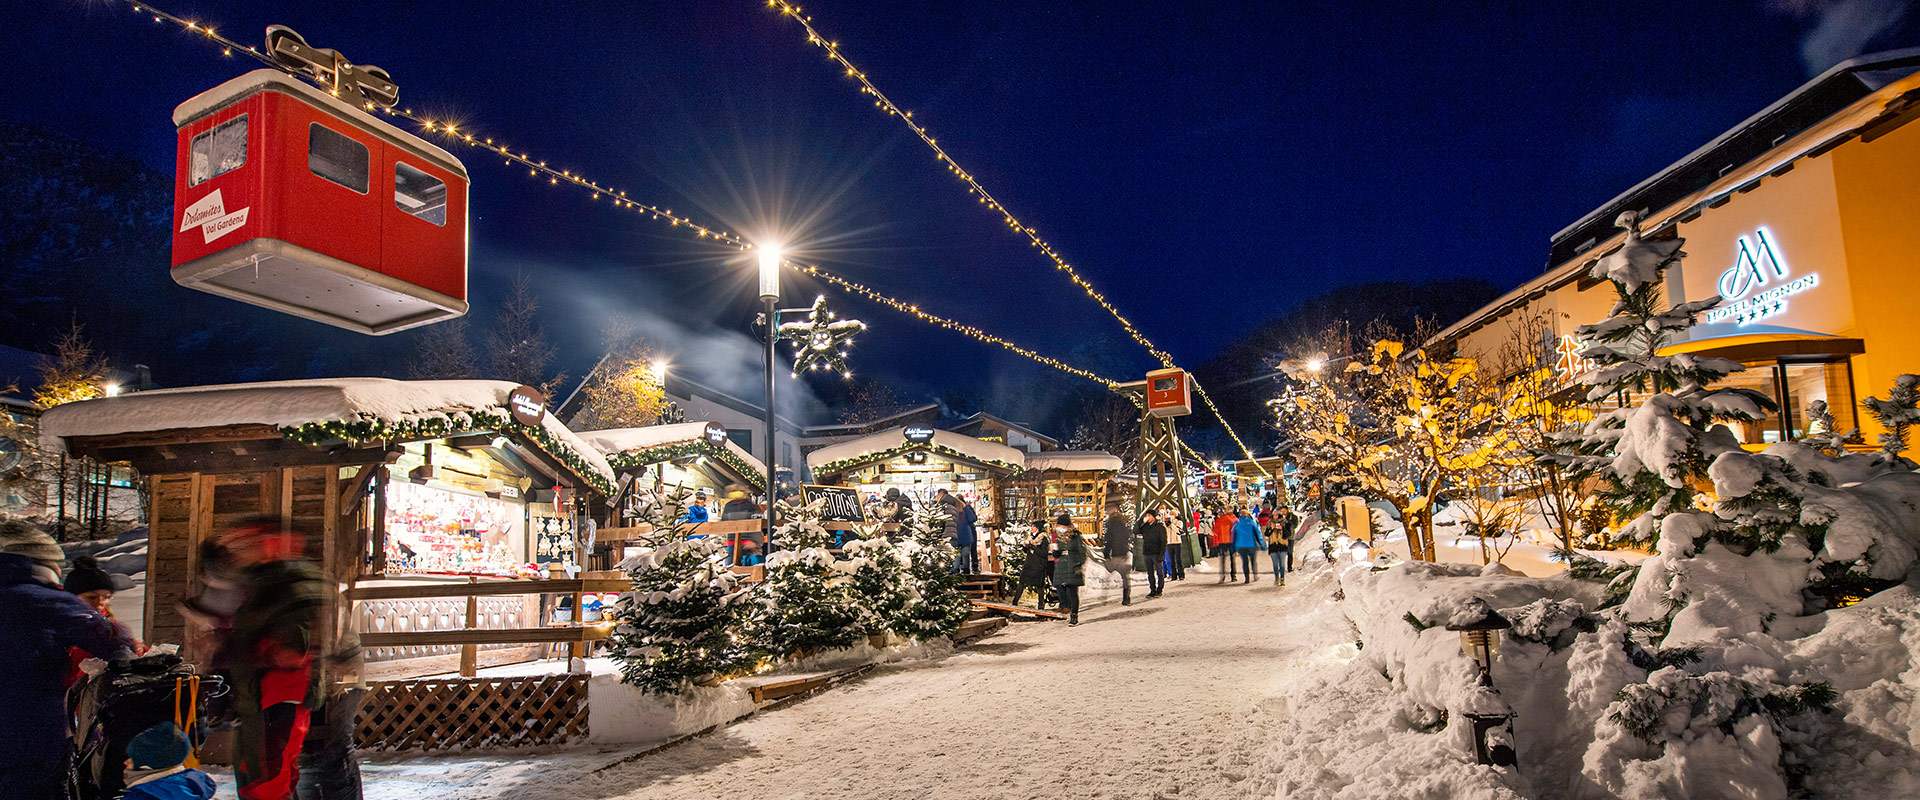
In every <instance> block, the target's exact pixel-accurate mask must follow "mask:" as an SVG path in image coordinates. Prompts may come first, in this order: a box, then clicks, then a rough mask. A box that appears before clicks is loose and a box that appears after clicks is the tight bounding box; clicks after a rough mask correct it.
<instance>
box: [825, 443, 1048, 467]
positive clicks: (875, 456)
mask: <svg viewBox="0 0 1920 800" xmlns="http://www.w3.org/2000/svg"><path fill="white" fill-rule="evenodd" d="M914 450H928V451H931V452H933V453H936V454H938V455H943V456H946V457H948V458H954V459H959V460H961V461H971V462H974V463H976V464H986V465H988V466H994V467H1000V468H1002V469H1006V470H1010V471H1013V472H1019V471H1021V470H1022V469H1025V465H1023V464H1016V463H1014V462H1011V461H1001V460H999V459H996V458H975V457H973V456H970V455H967V454H966V453H962V452H960V451H958V450H955V449H953V448H951V447H948V446H946V445H943V444H941V443H939V442H928V443H927V444H915V443H913V442H903V443H901V444H899V445H896V446H894V447H891V448H888V449H886V450H882V451H880V452H877V453H864V454H861V455H857V456H849V457H847V458H843V459H840V460H838V461H829V462H827V463H825V464H821V465H820V466H818V467H814V468H813V471H814V472H815V473H816V474H821V475H834V474H838V473H840V472H841V471H843V470H845V469H847V468H848V467H851V466H853V465H855V464H864V463H867V462H869V461H885V460H887V459H890V458H896V457H899V456H903V455H906V454H907V453H910V452H913V451H914Z"/></svg>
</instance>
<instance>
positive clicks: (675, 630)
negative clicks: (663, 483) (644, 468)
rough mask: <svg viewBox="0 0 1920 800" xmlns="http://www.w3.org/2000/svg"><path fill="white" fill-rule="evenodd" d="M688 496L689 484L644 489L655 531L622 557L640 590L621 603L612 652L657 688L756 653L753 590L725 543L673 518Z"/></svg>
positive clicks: (646, 515) (681, 685)
mask: <svg viewBox="0 0 1920 800" xmlns="http://www.w3.org/2000/svg"><path fill="white" fill-rule="evenodd" d="M638 491H642V492H644V491H645V490H638ZM686 500H687V498H686V492H685V491H684V490H674V491H673V492H672V493H671V494H669V495H667V496H666V497H664V498H655V497H653V496H651V495H650V494H644V495H642V496H641V498H640V502H639V514H640V518H641V519H642V520H643V521H645V522H647V523H648V524H650V525H652V526H653V532H652V533H651V534H650V535H649V536H648V537H647V538H646V539H645V540H644V542H643V544H644V547H643V548H642V549H641V551H640V552H639V553H637V554H635V555H633V556H631V557H629V558H628V559H627V560H626V561H624V562H622V563H621V565H620V567H621V569H624V570H626V571H627V574H628V575H629V576H630V577H632V579H633V590H632V591H629V592H627V593H625V594H623V595H621V596H620V601H619V603H618V604H616V605H615V606H614V614H613V616H614V619H615V620H616V622H617V624H616V625H615V627H614V629H613V634H612V636H611V637H610V644H611V645H612V656H613V658H614V659H615V660H616V661H618V662H619V663H620V671H621V677H622V679H623V680H624V681H626V682H627V683H630V684H633V685H635V686H638V687H640V688H641V689H642V690H643V691H647V692H653V693H656V694H671V693H678V692H682V691H685V690H686V689H687V687H689V686H691V685H693V684H695V683H700V682H705V681H709V680H712V679H715V678H718V677H721V676H724V675H726V674H727V673H730V672H733V671H736V670H739V669H741V668H743V667H744V666H745V665H746V664H747V663H748V662H749V660H750V659H751V658H752V653H751V652H750V650H749V648H748V647H746V646H745V645H744V643H743V641H742V637H741V628H742V622H743V621H744V615H745V613H746V612H747V611H748V610H749V609H750V607H751V603H750V602H749V597H750V594H751V593H750V591H749V590H748V589H746V588H745V587H743V586H742V585H740V584H739V583H738V578H739V576H737V575H735V574H734V573H733V571H732V570H729V569H727V550H726V545H725V543H724V542H723V541H721V540H720V539H719V538H717V537H703V538H697V539H689V538H687V528H688V527H689V526H684V525H672V524H668V523H667V520H674V519H681V518H682V517H683V515H684V513H685V509H686Z"/></svg>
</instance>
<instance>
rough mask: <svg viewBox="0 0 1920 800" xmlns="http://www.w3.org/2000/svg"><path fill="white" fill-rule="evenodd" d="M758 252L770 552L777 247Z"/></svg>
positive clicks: (777, 326)
mask: <svg viewBox="0 0 1920 800" xmlns="http://www.w3.org/2000/svg"><path fill="white" fill-rule="evenodd" d="M756 249H757V250H759V251H760V304H761V306H762V307H763V308H764V309H765V311H764V312H763V313H765V314H766V323H767V447H766V453H767V464H766V467H767V513H766V525H765V527H764V528H763V530H762V532H763V533H764V534H765V535H766V540H767V543H766V548H765V552H767V553H768V554H771V553H772V552H773V507H774V503H775V502H776V501H777V500H778V499H779V489H778V486H779V484H778V482H777V481H778V476H777V475H776V470H777V469H778V468H777V467H776V466H775V465H774V457H773V454H774V446H773V441H774V427H773V425H774V422H773V365H774V354H773V346H774V344H775V343H777V342H779V341H780V246H779V245H774V244H768V245H762V246H759V247H757V248H756Z"/></svg>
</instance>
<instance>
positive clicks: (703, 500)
mask: <svg viewBox="0 0 1920 800" xmlns="http://www.w3.org/2000/svg"><path fill="white" fill-rule="evenodd" d="M707 519H708V516H707V493H706V492H696V493H695V494H694V495H693V505H690V506H687V516H686V519H683V520H680V521H681V522H685V523H687V524H690V525H692V524H698V523H702V522H706V521H707Z"/></svg>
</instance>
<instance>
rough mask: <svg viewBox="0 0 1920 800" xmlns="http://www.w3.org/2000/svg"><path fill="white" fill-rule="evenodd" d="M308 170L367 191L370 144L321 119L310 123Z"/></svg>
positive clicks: (353, 188) (350, 187)
mask: <svg viewBox="0 0 1920 800" xmlns="http://www.w3.org/2000/svg"><path fill="white" fill-rule="evenodd" d="M307 169H310V170H313V174H315V175H318V176H320V177H322V178H326V179H327V180H330V181H333V182H334V183H337V184H340V185H341V186H345V187H347V188H349V189H352V190H354V191H356V192H359V193H361V194H366V193H367V146H366V145H364V144H361V143H359V142H356V141H354V140H352V139H350V138H348V137H347V136H346V134H343V133H340V132H338V131H335V130H334V129H332V128H329V127H327V126H325V125H322V124H320V123H318V122H315V123H313V124H311V125H309V126H307Z"/></svg>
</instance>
